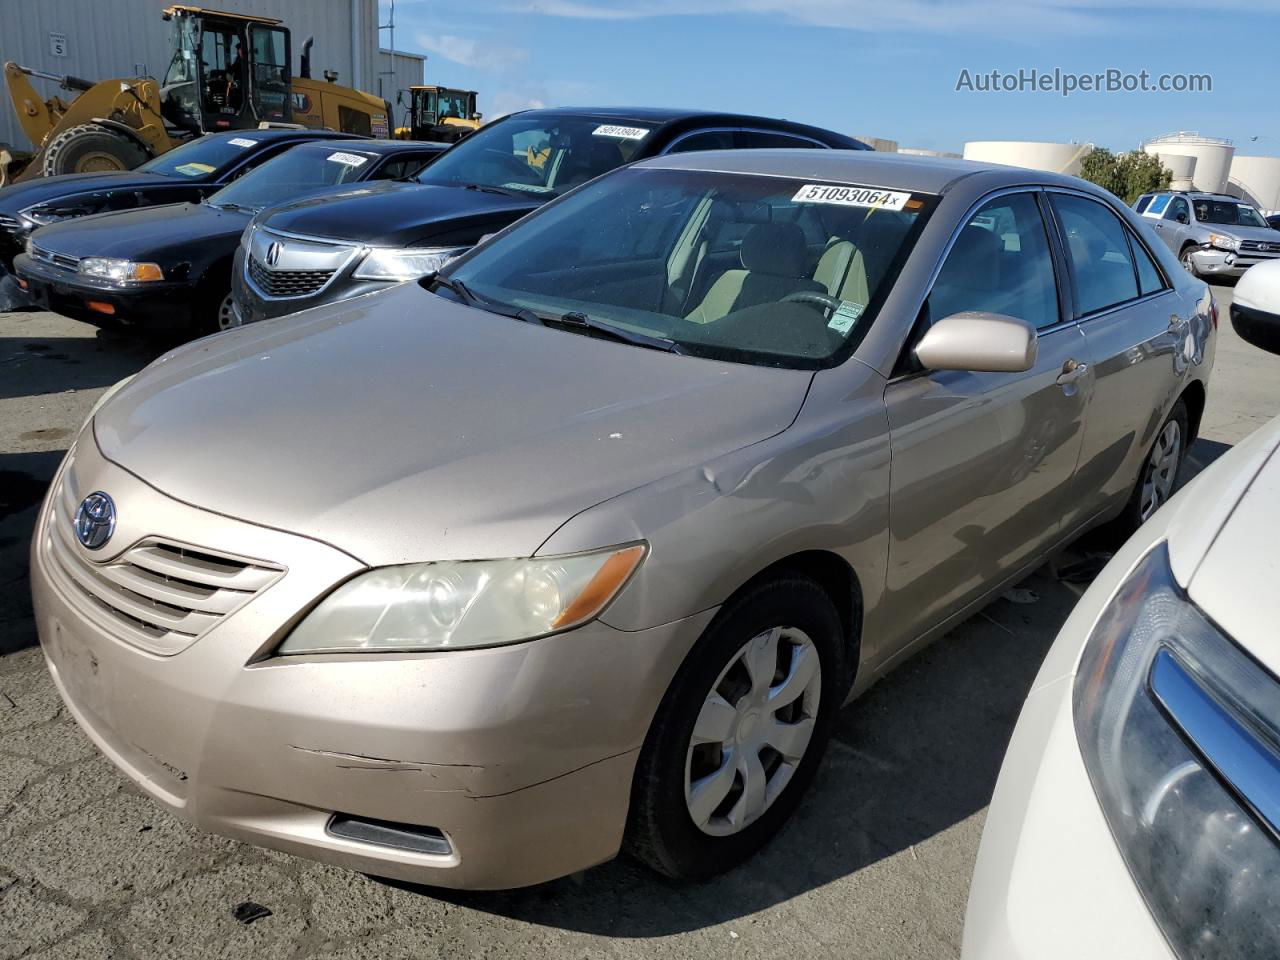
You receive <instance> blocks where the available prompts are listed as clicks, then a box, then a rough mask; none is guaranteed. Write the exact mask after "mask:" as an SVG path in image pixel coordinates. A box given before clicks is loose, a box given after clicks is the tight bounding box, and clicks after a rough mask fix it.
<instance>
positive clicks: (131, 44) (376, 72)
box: [0, 0, 425, 149]
mask: <svg viewBox="0 0 1280 960" xmlns="http://www.w3.org/2000/svg"><path fill="white" fill-rule="evenodd" d="M172 3H173V0H0V61H3V60H14V61H16V62H17V63H20V64H22V65H23V66H25V67H32V68H34V69H36V70H43V71H46V72H48V73H56V74H59V75H63V74H71V75H73V76H76V77H82V78H83V79H85V80H93V81H97V80H105V79H109V78H111V77H134V76H138V75H141V74H147V75H150V76H153V77H155V78H156V79H162V78H163V77H164V73H165V69H166V68H167V67H168V65H169V58H170V54H171V44H172V41H171V37H170V27H171V25H170V24H168V23H166V22H165V21H164V20H163V19H162V18H161V12H162V11H163V10H164V9H165V8H166V7H168V6H171V5H172ZM192 5H199V6H207V7H210V8H213V9H217V10H225V11H227V12H228V13H243V14H253V15H255V16H262V17H274V18H277V19H279V20H283V21H284V24H285V26H287V27H288V28H289V29H290V31H291V32H292V36H293V54H292V59H293V63H292V65H291V66H292V68H293V70H294V72H295V74H296V72H297V69H298V55H299V53H300V52H301V50H302V44H303V41H305V40H306V39H307V38H308V37H314V38H315V45H314V47H313V48H312V51H311V63H312V70H313V73H314V75H315V76H316V77H320V76H322V74H323V71H325V70H332V71H335V72H336V73H337V74H338V82H339V83H340V84H342V85H343V86H352V87H357V88H358V89H360V90H364V91H367V92H369V93H375V94H379V95H381V96H382V97H383V98H384V99H386V100H389V101H390V102H391V104H392V107H393V111H394V116H395V120H396V122H399V121H400V119H401V117H402V116H403V107H402V106H399V105H398V104H397V101H398V99H400V98H399V97H398V96H397V93H398V92H399V91H400V90H403V89H406V88H407V87H408V86H409V85H410V84H411V83H422V62H423V60H424V59H425V58H423V57H418V56H415V55H412V54H405V53H402V52H398V53H397V54H396V56H395V63H394V75H393V74H392V73H391V72H390V71H391V70H392V68H393V64H392V61H391V57H390V55H389V54H387V53H385V52H384V51H382V50H380V48H379V43H378V0H207V2H205V3H200V2H198V0H192ZM415 71H416V74H415ZM32 83H33V84H34V86H35V88H36V89H37V90H38V91H40V92H41V93H42V94H44V95H45V96H50V95H52V94H55V93H59V92H60V91H59V90H58V87H57V84H56V83H52V82H49V81H46V80H38V79H33V80H32ZM61 95H62V97H63V98H64V99H68V98H69V95H68V94H67V93H66V92H61ZM408 99H409V98H408V96H407V95H405V96H404V98H403V100H404V102H406V103H407V102H408ZM0 143H10V144H13V145H14V146H17V147H19V148H21V149H30V145H29V144H28V143H27V141H26V138H25V137H24V136H23V134H22V131H21V129H20V128H19V126H18V123H17V120H16V118H15V117H14V115H13V107H12V105H11V104H10V102H9V98H8V96H7V95H6V96H5V97H4V98H3V103H0Z"/></svg>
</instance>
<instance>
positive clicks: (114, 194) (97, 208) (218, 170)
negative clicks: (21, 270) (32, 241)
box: [0, 130, 351, 270]
mask: <svg viewBox="0 0 1280 960" xmlns="http://www.w3.org/2000/svg"><path fill="white" fill-rule="evenodd" d="M337 139H344V140H349V139H351V134H349V133H338V132H337V131H334V130H237V131H235V132H232V133H211V134H209V135H208V136H204V137H200V138H199V139H196V140H191V141H189V142H188V143H184V144H183V145H182V146H180V147H178V148H176V149H174V150H170V151H169V152H168V153H162V154H161V155H160V156H158V157H154V158H153V159H151V160H148V161H147V162H146V163H144V164H143V165H142V166H140V167H138V168H137V169H136V170H122V171H116V172H112V173H66V174H63V175H61V176H57V177H38V178H36V179H35V180H25V181H23V182H22V183H15V184H12V185H10V186H8V187H5V188H3V189H0V269H2V270H12V269H13V258H14V257H16V256H17V255H18V254H19V253H21V252H22V248H23V245H24V244H25V243H26V240H27V236H28V235H29V234H30V233H31V232H32V231H33V230H35V229H37V228H38V227H43V226H47V225H48V224H51V223H59V222H61V221H63V220H69V219H71V218H73V217H84V216H88V215H89V214H92V213H106V212H108V211H113V210H133V209H136V208H138V207H149V206H154V205H157V204H163V203H184V202H187V201H191V202H196V201H199V200H202V199H204V198H205V197H207V196H209V195H210V194H211V193H214V192H216V191H218V190H221V189H222V188H223V187H225V186H226V185H227V184H228V183H230V182H231V181H232V180H235V179H237V178H239V177H241V176H243V175H244V174H246V173H248V172H249V171H250V170H252V169H253V168H254V167H257V166H259V165H260V164H263V163H265V162H266V161H268V160H270V159H271V158H272V157H275V156H277V155H279V154H280V153H281V152H283V151H285V150H287V149H289V148H290V147H293V146H297V145H298V144H299V143H306V142H308V141H312V140H337Z"/></svg>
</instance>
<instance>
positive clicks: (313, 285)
mask: <svg viewBox="0 0 1280 960" xmlns="http://www.w3.org/2000/svg"><path fill="white" fill-rule="evenodd" d="M333 273H334V271H332V270H268V269H267V268H266V267H264V266H263V265H262V264H260V263H259V262H258V261H257V258H256V257H253V256H250V257H249V279H250V280H252V281H253V284H254V286H256V287H257V288H258V289H259V290H261V291H262V292H263V293H265V294H266V295H267V296H269V297H281V298H283V297H307V296H310V295H311V294H313V293H315V292H317V291H318V290H320V288H321V287H323V286H324V285H325V284H326V283H328V282H329V279H330V278H331V277H332V276H333Z"/></svg>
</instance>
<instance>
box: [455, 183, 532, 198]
mask: <svg viewBox="0 0 1280 960" xmlns="http://www.w3.org/2000/svg"><path fill="white" fill-rule="evenodd" d="M462 189H463V190H477V191H479V192H480V193H496V194H498V196H500V197H518V196H520V194H518V193H516V192H515V191H514V190H504V189H503V188H502V187H491V186H489V185H488V184H487V183H465V184H463V185H462Z"/></svg>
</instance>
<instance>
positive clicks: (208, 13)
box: [0, 5, 391, 186]
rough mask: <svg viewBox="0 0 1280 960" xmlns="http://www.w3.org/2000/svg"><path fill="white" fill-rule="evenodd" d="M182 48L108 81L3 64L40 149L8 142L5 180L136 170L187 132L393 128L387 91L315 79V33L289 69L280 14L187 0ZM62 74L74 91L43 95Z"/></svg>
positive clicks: (180, 22) (179, 33)
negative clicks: (159, 76)
mask: <svg viewBox="0 0 1280 960" xmlns="http://www.w3.org/2000/svg"><path fill="white" fill-rule="evenodd" d="M164 19H165V20H167V21H169V22H171V23H172V24H173V57H172V59H171V60H170V62H169V69H168V71H167V72H166V73H165V77H164V80H163V81H162V82H160V83H157V82H156V81H155V80H154V79H153V78H151V77H131V78H128V79H115V80H103V81H101V82H98V83H94V82H92V81H89V80H82V79H80V78H78V77H71V76H57V75H54V74H48V73H43V72H41V71H38V70H32V69H29V68H27V67H22V66H19V65H18V64H16V63H6V64H5V66H4V74H5V80H6V82H7V83H8V87H9V96H10V98H11V99H12V100H13V107H14V110H15V111H16V112H17V115H18V121H19V123H20V124H21V126H22V130H23V132H24V133H25V134H26V135H27V136H28V137H29V138H30V140H31V142H32V143H33V144H34V145H35V147H36V150H35V152H34V153H31V154H25V155H24V154H20V153H18V152H17V151H13V150H8V149H5V148H4V147H3V145H0V186H2V185H3V184H5V183H7V182H10V181H12V180H27V179H30V178H32V177H39V176H54V175H55V174H60V173H88V172H100V171H104V170H128V169H131V168H132V167H135V166H137V165H138V164H139V163H142V162H143V161H144V160H147V159H149V158H150V157H154V156H156V155H158V154H161V153H164V152H165V151H166V150H171V149H173V148H174V147H175V146H177V145H178V144H179V143H182V142H183V141H184V140H187V139H190V138H191V137H193V136H199V135H201V134H205V133H213V132H217V131H222V130H240V129H251V128H257V127H263V126H283V125H291V126H300V127H312V128H328V129H332V130H342V131H344V132H346V133H357V134H364V135H366V136H373V137H386V136H389V130H388V123H389V118H390V116H391V108H390V105H389V104H388V103H387V102H386V101H385V100H383V99H381V98H380V97H375V96H373V95H371V94H368V93H361V92H360V91H358V90H353V89H351V88H349V87H340V86H338V84H337V83H336V80H337V75H336V74H331V73H328V72H327V71H326V73H325V80H324V81H317V80H313V79H312V78H311V40H307V41H306V43H304V44H303V46H302V54H301V59H300V69H299V71H298V73H299V75H298V76H297V77H293V76H292V75H291V73H290V63H291V62H292V50H291V45H290V44H291V41H290V36H289V30H288V28H286V27H285V26H284V25H283V24H282V22H281V21H279V20H273V19H270V18H267V17H253V16H243V15H241V14H237V13H224V12H222V11H219V10H209V9H205V8H202V7H193V6H186V5H178V6H172V7H169V8H168V9H166V10H165V11H164ZM31 77H39V78H41V79H45V80H52V81H55V82H57V83H58V84H59V86H61V88H62V89H63V90H65V91H67V92H69V93H75V94H78V96H74V97H72V98H70V99H68V100H64V99H63V98H62V97H60V96H53V97H50V98H49V99H47V100H46V99H44V98H42V97H41V96H40V95H39V94H38V93H37V92H36V91H35V88H34V87H32V85H31V81H30V79H29V78H31Z"/></svg>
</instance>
